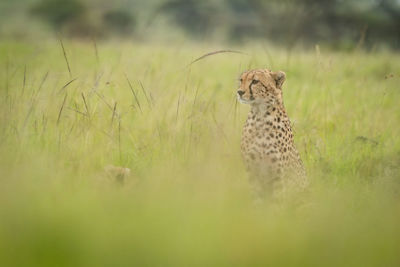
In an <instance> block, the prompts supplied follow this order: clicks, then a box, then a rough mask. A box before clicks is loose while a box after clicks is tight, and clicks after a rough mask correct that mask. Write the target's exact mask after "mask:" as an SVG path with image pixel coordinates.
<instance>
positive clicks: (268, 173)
mask: <svg viewBox="0 0 400 267" xmlns="http://www.w3.org/2000/svg"><path fill="white" fill-rule="evenodd" d="M285 79H286V74H285V73H284V72H282V71H277V72H272V71H270V70H268V69H255V70H250V71H246V72H244V73H243V74H242V75H241V76H240V87H239V90H238V91H237V97H238V100H239V101H240V102H241V103H243V104H249V105H250V106H251V110H250V112H249V114H248V117H247V120H246V123H245V125H244V128H243V132H242V139H241V152H242V156H243V159H244V162H245V165H246V168H247V170H248V172H249V174H250V184H251V186H252V188H253V190H254V193H255V194H256V196H257V197H261V198H263V197H264V196H265V195H268V193H271V194H272V195H275V194H280V193H281V192H284V191H287V190H288V189H289V188H293V189H295V190H298V189H301V190H302V189H304V188H305V187H306V186H307V185H308V180H307V177H306V172H305V169H304V166H303V163H302V161H301V159H300V156H299V153H298V151H297V149H296V147H295V144H294V141H293V132H292V128H291V123H290V120H289V117H288V115H287V113H286V110H285V107H284V105H283V96H282V85H283V83H284V81H285Z"/></svg>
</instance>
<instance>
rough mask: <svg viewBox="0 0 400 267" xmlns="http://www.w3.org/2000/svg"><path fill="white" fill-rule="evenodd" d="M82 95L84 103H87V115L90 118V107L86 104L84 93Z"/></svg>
mask: <svg viewBox="0 0 400 267" xmlns="http://www.w3.org/2000/svg"><path fill="white" fill-rule="evenodd" d="M81 95H82V99H83V103H85V108H86V114H87V115H88V117H89V118H90V112H89V107H88V105H87V103H86V98H85V95H84V94H83V93H82V94H81Z"/></svg>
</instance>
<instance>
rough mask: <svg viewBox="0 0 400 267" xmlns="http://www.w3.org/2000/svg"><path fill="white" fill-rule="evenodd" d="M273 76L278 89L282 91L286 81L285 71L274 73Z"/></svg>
mask: <svg viewBox="0 0 400 267" xmlns="http://www.w3.org/2000/svg"><path fill="white" fill-rule="evenodd" d="M271 75H272V77H273V78H274V80H275V82H276V87H277V88H280V89H282V84H283V83H284V82H285V80H286V74H285V73H284V72H283V71H277V72H272V73H271Z"/></svg>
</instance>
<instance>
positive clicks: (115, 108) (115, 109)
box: [111, 102, 117, 126]
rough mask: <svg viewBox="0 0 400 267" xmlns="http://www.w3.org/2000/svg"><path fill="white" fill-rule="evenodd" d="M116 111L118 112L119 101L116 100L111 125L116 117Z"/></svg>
mask: <svg viewBox="0 0 400 267" xmlns="http://www.w3.org/2000/svg"><path fill="white" fill-rule="evenodd" d="M116 112H117V102H115V104H114V108H113V113H112V115H111V126H112V124H113V122H114V118H115V114H116Z"/></svg>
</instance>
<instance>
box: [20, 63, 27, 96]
mask: <svg viewBox="0 0 400 267" xmlns="http://www.w3.org/2000/svg"><path fill="white" fill-rule="evenodd" d="M25 86H26V65H25V67H24V81H23V83H22V92H21V96H23V95H24V92H25Z"/></svg>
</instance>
